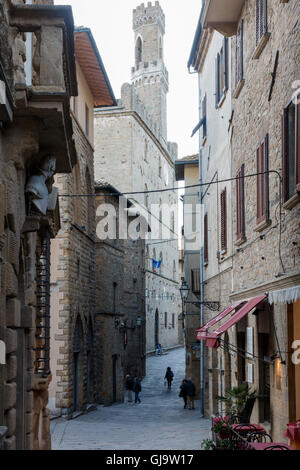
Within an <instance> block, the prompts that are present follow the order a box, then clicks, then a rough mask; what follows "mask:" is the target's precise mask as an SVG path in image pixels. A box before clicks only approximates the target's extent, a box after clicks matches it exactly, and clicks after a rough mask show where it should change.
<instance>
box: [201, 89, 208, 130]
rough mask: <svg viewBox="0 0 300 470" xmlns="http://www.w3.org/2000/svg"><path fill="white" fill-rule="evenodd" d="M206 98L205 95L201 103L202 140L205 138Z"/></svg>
mask: <svg viewBox="0 0 300 470" xmlns="http://www.w3.org/2000/svg"><path fill="white" fill-rule="evenodd" d="M206 103H207V96H206V95H205V96H204V98H203V101H202V118H203V126H202V132H203V134H202V136H203V139H205V137H207V118H206V111H207V104H206Z"/></svg>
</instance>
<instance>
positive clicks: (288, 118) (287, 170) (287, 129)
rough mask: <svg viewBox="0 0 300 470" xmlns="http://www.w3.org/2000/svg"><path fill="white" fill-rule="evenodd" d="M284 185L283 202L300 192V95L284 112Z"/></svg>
mask: <svg viewBox="0 0 300 470" xmlns="http://www.w3.org/2000/svg"><path fill="white" fill-rule="evenodd" d="M282 183H283V188H282V193H283V194H282V197H283V202H286V201H288V200H289V199H290V198H291V197H292V196H294V195H295V194H296V193H299V192H300V94H298V96H297V97H296V99H294V100H292V101H291V102H290V103H289V105H288V106H287V107H286V108H285V109H284V110H283V116H282Z"/></svg>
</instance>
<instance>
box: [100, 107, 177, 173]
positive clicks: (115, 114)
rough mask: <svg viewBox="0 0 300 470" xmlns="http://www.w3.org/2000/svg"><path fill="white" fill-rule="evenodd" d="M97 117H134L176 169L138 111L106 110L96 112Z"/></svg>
mask: <svg viewBox="0 0 300 470" xmlns="http://www.w3.org/2000/svg"><path fill="white" fill-rule="evenodd" d="M97 115H99V116H101V117H108V118H111V117H121V116H132V117H133V118H134V119H135V120H136V121H137V122H138V123H139V124H140V125H141V126H142V128H143V129H144V130H145V131H146V132H147V134H148V135H149V137H150V138H151V140H152V141H153V142H154V143H155V145H156V146H157V147H158V148H159V150H160V151H161V153H162V154H163V156H164V157H165V159H166V160H167V161H168V163H169V164H170V165H171V167H172V168H174V162H173V161H172V160H171V158H170V156H169V154H168V152H167V151H166V149H165V148H164V147H163V146H162V145H161V143H160V142H159V140H158V139H157V138H156V137H155V135H154V134H153V132H152V131H151V130H150V129H149V127H148V126H147V125H146V124H145V123H144V121H143V120H142V119H141V117H140V116H139V115H138V113H137V112H136V111H121V110H119V111H115V112H109V111H108V112H106V111H105V110H101V112H97V111H96V112H95V118H97Z"/></svg>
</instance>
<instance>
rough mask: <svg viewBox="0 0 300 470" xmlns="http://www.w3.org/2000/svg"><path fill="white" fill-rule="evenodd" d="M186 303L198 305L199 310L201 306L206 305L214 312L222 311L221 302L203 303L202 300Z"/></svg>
mask: <svg viewBox="0 0 300 470" xmlns="http://www.w3.org/2000/svg"><path fill="white" fill-rule="evenodd" d="M186 303H187V304H192V305H196V306H197V307H199V308H200V305H204V306H205V307H207V308H208V309H209V310H212V311H213V312H218V311H219V310H220V309H221V305H220V302H215V301H207V302H201V301H200V300H188V301H186Z"/></svg>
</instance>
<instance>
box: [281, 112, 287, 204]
mask: <svg viewBox="0 0 300 470" xmlns="http://www.w3.org/2000/svg"><path fill="white" fill-rule="evenodd" d="M287 126H288V108H284V110H283V115H282V116H281V142H282V201H283V203H285V202H286V201H287V200H288V187H287V169H288V146H287V143H288V139H287V137H288V135H287Z"/></svg>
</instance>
